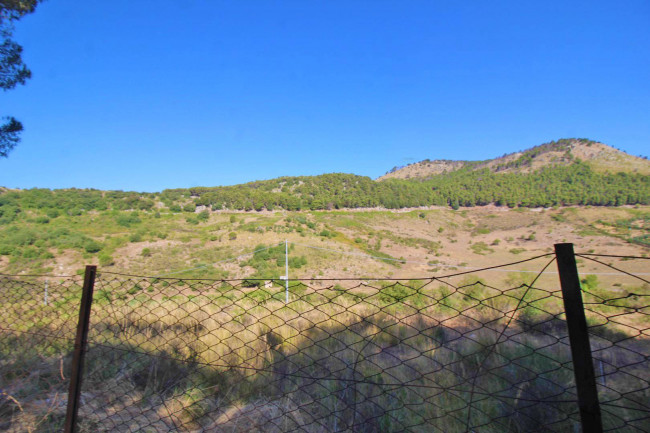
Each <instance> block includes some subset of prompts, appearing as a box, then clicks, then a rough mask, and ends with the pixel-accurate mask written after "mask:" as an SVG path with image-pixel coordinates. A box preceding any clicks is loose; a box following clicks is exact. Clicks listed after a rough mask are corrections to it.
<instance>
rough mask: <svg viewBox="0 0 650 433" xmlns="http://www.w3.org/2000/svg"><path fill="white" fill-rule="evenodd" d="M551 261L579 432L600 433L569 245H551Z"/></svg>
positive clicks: (577, 278)
mask: <svg viewBox="0 0 650 433" xmlns="http://www.w3.org/2000/svg"><path fill="white" fill-rule="evenodd" d="M555 257H556V258H557V268H558V272H559V273H560V284H561V286H562V298H563V300H564V311H565V313H566V322H567V327H568V329H569V343H570V344H571V357H572V360H573V373H574V375H575V379H576V387H577V389H578V405H579V406H580V420H581V422H582V431H583V432H585V433H587V432H588V433H592V432H594V433H599V432H602V431H603V423H602V420H601V416H600V404H599V403H598V389H597V388H596V375H595V373H594V363H593V360H592V358H591V346H590V344H589V333H588V330H587V319H586V317H585V310H584V305H583V303H582V294H581V293H580V279H579V277H578V267H577V265H576V258H575V254H574V252H573V244H555Z"/></svg>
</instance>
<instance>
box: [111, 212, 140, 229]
mask: <svg viewBox="0 0 650 433" xmlns="http://www.w3.org/2000/svg"><path fill="white" fill-rule="evenodd" d="M115 222H116V223H117V224H118V225H120V226H122V227H131V224H138V223H140V222H141V220H140V218H139V216H138V213H137V212H125V213H120V214H119V215H118V216H117V217H116V218H115Z"/></svg>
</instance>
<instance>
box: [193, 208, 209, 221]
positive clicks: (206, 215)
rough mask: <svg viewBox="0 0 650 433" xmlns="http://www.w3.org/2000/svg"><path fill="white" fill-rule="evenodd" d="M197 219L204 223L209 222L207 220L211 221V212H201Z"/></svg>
mask: <svg viewBox="0 0 650 433" xmlns="http://www.w3.org/2000/svg"><path fill="white" fill-rule="evenodd" d="M196 218H197V219H198V220H199V221H203V222H205V221H207V220H209V219H210V211H208V210H204V211H201V212H199V214H198V215H197V216H196Z"/></svg>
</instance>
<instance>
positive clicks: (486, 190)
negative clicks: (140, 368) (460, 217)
mask: <svg viewBox="0 0 650 433" xmlns="http://www.w3.org/2000/svg"><path fill="white" fill-rule="evenodd" d="M576 143H578V145H577V146H576ZM571 146H572V147H571ZM599 146H600V147H599ZM602 146H604V145H601V144H598V143H593V142H587V143H586V144H585V142H583V141H580V140H577V141H576V140H573V141H570V140H569V141H562V140H560V141H558V142H552V143H546V144H544V145H541V146H537V147H535V148H532V149H529V150H527V151H525V152H520V153H517V154H512V155H509V156H504V157H501V158H497V159H495V160H491V161H480V162H463V163H462V164H456V165H454V164H453V162H450V163H449V164H447V165H448V166H453V167H455V168H454V170H453V171H450V172H444V171H443V172H442V173H439V174H437V175H434V176H429V177H422V178H412V179H396V178H390V179H385V180H382V181H374V180H372V179H370V178H369V177H364V176H357V175H354V174H343V173H331V174H323V175H320V176H298V177H280V178H277V179H272V180H264V181H255V182H250V183H246V184H241V185H234V186H219V187H195V188H183V189H168V190H164V191H162V192H160V193H138V192H123V191H99V190H89V189H66V190H54V191H52V190H48V189H31V190H22V191H20V190H7V189H0V224H2V223H7V222H11V221H13V219H14V218H15V217H16V216H17V215H18V214H19V213H20V212H21V211H22V210H26V209H37V210H41V212H42V218H55V217H56V216H57V215H59V214H60V213H65V214H67V215H71V216H74V215H80V214H81V213H83V212H87V211H93V210H97V211H103V210H158V211H162V210H167V211H170V212H183V211H185V212H195V211H196V210H197V207H198V210H199V211H202V210H206V209H208V210H210V209H211V210H214V211H216V210H244V211H261V210H274V209H285V210H291V211H299V210H328V209H344V208H348V209H353V208H386V209H399V208H409V207H421V206H449V207H451V208H458V207H460V206H484V205H488V204H495V205H497V206H508V207H511V208H513V207H518V206H521V207H549V206H573V205H593V206H620V205H635V204H643V205H645V204H650V176H649V175H648V174H646V173H647V172H648V166H650V163H649V162H648V161H647V160H644V159H642V158H636V157H630V156H629V155H627V157H630V158H635V159H634V160H633V162H634V164H637V165H635V166H634V167H635V168H634V169H633V170H628V169H626V167H625V165H624V164H623V165H622V166H621V169H620V170H618V172H613V170H611V171H610V170H604V169H603V167H608V165H607V164H610V165H611V163H612V161H614V160H615V158H618V157H620V155H619V153H620V154H623V153H622V152H619V151H615V152H614V153H612V152H610V151H609V150H608V149H611V150H612V151H614V149H612V148H609V147H607V146H605V147H606V149H605V150H607V151H606V152H605V151H604V150H603V147H602ZM562 152H563V153H562ZM589 152H592V153H591V154H589ZM603 152H604V153H605V155H604V154H603ZM616 152H618V153H616ZM576 154H580V155H582V156H583V158H586V157H585V155H587V156H589V155H591V157H590V159H586V160H585V159H581V158H577V157H576V156H575V155H576ZM623 155H626V154H623ZM612 158H614V159H612ZM621 161H622V163H624V162H625V161H623V160H621ZM642 163H643V164H645V165H638V164H642ZM639 167H640V168H639ZM628 168H629V167H628Z"/></svg>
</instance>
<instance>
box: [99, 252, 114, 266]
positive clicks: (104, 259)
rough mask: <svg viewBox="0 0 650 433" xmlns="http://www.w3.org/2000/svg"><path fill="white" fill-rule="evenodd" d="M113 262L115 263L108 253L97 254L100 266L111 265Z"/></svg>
mask: <svg viewBox="0 0 650 433" xmlns="http://www.w3.org/2000/svg"><path fill="white" fill-rule="evenodd" d="M113 264H115V260H113V257H111V255H110V254H106V253H102V254H100V255H99V265H100V266H111V265H113Z"/></svg>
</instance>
